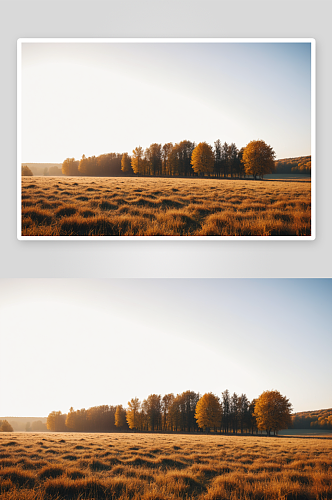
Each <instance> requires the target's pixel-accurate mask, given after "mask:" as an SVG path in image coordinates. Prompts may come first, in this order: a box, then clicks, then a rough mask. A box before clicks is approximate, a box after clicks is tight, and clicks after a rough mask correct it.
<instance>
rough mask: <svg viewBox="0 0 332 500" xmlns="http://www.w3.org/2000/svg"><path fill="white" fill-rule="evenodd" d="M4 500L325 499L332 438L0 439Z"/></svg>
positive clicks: (331, 483)
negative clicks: (85, 499) (84, 499)
mask: <svg viewBox="0 0 332 500" xmlns="http://www.w3.org/2000/svg"><path fill="white" fill-rule="evenodd" d="M0 485H1V486H0V488H1V498H2V499H3V500H28V499H29V500H30V499H31V500H32V499H34V500H41V499H54V500H55V499H57V500H61V499H65V498H68V499H69V498H71V499H83V498H89V499H95V500H99V499H122V500H129V499H133V500H139V499H144V500H168V499H171V500H172V499H174V500H175V499H182V498H183V499H191V498H192V499H199V500H222V499H225V500H226V499H227V500H248V499H255V500H263V499H271V500H304V499H317V500H327V499H331V498H332V439H306V438H288V437H283V438H280V437H279V438H274V437H271V438H267V437H256V436H243V437H241V436H220V435H211V436H207V435H163V434H153V435H152V434H80V433H77V434H68V433H65V434H61V433H58V434H52V433H38V434H31V433H30V434H28V433H11V434H6V435H5V434H2V435H0Z"/></svg>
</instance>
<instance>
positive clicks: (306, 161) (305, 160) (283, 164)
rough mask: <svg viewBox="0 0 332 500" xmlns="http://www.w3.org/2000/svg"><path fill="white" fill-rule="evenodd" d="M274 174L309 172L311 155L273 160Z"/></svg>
mask: <svg viewBox="0 0 332 500" xmlns="http://www.w3.org/2000/svg"><path fill="white" fill-rule="evenodd" d="M275 167H276V170H275V173H276V174H310V173H311V156H300V157H298V158H285V159H283V160H277V161H276V162H275Z"/></svg>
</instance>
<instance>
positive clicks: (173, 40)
mask: <svg viewBox="0 0 332 500" xmlns="http://www.w3.org/2000/svg"><path fill="white" fill-rule="evenodd" d="M23 43H310V44H311V235H310V236H22V234H21V228H22V213H21V210H22V198H21V194H22V193H21V163H22V162H21V62H22V60H21V59H22V58H21V48H22V44H23ZM315 238H316V40H315V39H314V38H19V39H18V40H17V239H18V240H21V241H22V240H24V241H30V240H78V241H82V240H94V241H95V240H181V241H186V240H194V241H198V240H242V241H243V240H278V241H280V240H301V241H303V240H305V241H308V240H314V239H315Z"/></svg>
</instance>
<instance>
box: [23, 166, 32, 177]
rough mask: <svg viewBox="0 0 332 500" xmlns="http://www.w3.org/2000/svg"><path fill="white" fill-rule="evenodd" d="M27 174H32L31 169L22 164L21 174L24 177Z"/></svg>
mask: <svg viewBox="0 0 332 500" xmlns="http://www.w3.org/2000/svg"><path fill="white" fill-rule="evenodd" d="M28 175H29V176H31V175H33V173H32V170H30V168H29V167H28V166H27V165H23V166H22V176H23V177H25V176H28Z"/></svg>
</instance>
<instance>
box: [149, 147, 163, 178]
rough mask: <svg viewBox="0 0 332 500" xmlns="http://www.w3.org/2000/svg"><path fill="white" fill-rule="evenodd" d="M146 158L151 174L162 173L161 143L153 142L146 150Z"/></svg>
mask: <svg viewBox="0 0 332 500" xmlns="http://www.w3.org/2000/svg"><path fill="white" fill-rule="evenodd" d="M145 158H146V160H147V163H148V170H149V174H150V175H160V174H161V167H162V158H161V144H157V143H154V144H151V145H150V146H149V147H148V148H146V150H145Z"/></svg>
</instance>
